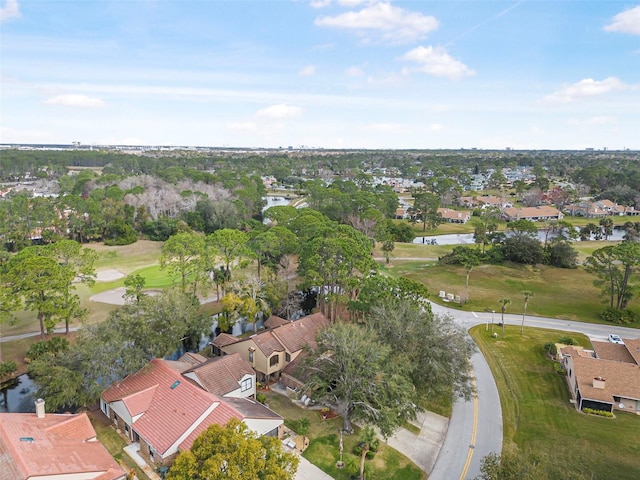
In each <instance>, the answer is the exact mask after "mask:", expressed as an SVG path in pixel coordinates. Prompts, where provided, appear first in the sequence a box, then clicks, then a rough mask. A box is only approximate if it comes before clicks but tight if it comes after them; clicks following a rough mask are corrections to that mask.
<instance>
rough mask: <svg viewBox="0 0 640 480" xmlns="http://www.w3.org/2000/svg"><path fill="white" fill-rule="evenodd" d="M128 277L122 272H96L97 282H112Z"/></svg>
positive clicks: (111, 270) (110, 270)
mask: <svg viewBox="0 0 640 480" xmlns="http://www.w3.org/2000/svg"><path fill="white" fill-rule="evenodd" d="M123 277H126V275H125V274H124V273H122V272H121V271H120V270H113V269H109V270H100V271H99V272H96V281H97V282H111V281H113V280H118V279H119V278H123Z"/></svg>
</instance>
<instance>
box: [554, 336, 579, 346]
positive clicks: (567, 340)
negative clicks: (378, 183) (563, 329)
mask: <svg viewBox="0 0 640 480" xmlns="http://www.w3.org/2000/svg"><path fill="white" fill-rule="evenodd" d="M558 343H562V344H563V345H577V344H578V342H576V341H575V340H574V339H573V338H571V337H560V338H559V339H558Z"/></svg>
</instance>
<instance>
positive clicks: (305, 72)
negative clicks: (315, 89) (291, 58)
mask: <svg viewBox="0 0 640 480" xmlns="http://www.w3.org/2000/svg"><path fill="white" fill-rule="evenodd" d="M315 74H316V66H315V65H307V66H306V67H304V68H303V69H302V70H300V71H299V72H298V75H300V76H301V77H311V76H313V75H315Z"/></svg>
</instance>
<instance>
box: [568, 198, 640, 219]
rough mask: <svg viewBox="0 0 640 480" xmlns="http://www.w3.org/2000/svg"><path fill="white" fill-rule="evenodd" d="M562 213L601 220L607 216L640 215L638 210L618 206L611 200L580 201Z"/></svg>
mask: <svg viewBox="0 0 640 480" xmlns="http://www.w3.org/2000/svg"><path fill="white" fill-rule="evenodd" d="M564 211H565V212H566V213H567V214H569V215H573V216H578V217H587V218H602V217H607V216H612V215H614V216H625V215H628V216H636V215H640V210H636V209H635V208H633V207H631V206H627V205H618V204H617V203H615V202H612V201H611V200H607V199H604V200H597V201H595V202H591V201H582V202H578V203H574V204H571V205H567V206H566V207H565V208H564Z"/></svg>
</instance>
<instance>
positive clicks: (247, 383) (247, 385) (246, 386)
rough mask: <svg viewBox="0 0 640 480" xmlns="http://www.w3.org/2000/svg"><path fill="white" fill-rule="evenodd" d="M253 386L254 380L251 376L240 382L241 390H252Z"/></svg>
mask: <svg viewBox="0 0 640 480" xmlns="http://www.w3.org/2000/svg"><path fill="white" fill-rule="evenodd" d="M252 387H253V380H252V379H251V378H247V379H245V380H243V381H242V383H240V391H241V392H246V391H247V390H251V388H252Z"/></svg>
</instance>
